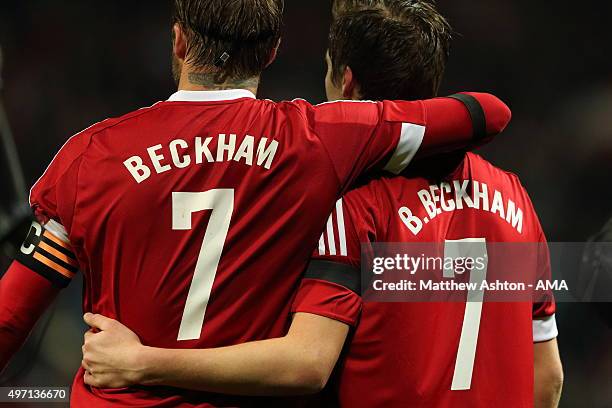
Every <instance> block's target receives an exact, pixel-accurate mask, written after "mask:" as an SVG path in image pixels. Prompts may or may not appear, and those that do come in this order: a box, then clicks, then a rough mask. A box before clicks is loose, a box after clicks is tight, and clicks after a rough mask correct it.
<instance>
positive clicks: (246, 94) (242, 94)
mask: <svg viewBox="0 0 612 408" xmlns="http://www.w3.org/2000/svg"><path fill="white" fill-rule="evenodd" d="M240 98H251V99H255V95H254V94H253V92H251V91H248V90H246V89H228V90H225V91H182V90H181V91H178V92H176V93H175V94H173V95H172V96H171V97H170V98H169V99H168V102H215V101H233V100H236V99H240Z"/></svg>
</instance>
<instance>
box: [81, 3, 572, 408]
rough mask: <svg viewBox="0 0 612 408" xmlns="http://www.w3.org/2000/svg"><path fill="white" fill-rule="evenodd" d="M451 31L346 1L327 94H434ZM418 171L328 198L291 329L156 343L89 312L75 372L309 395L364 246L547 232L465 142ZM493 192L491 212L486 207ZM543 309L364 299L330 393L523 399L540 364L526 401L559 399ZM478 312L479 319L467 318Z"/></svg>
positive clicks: (548, 310) (415, 12) (424, 19)
mask: <svg viewBox="0 0 612 408" xmlns="http://www.w3.org/2000/svg"><path fill="white" fill-rule="evenodd" d="M338 6H339V5H338ZM406 38H410V39H411V41H405V39H406ZM449 41H450V27H449V26H448V24H447V23H446V21H445V19H444V18H443V17H442V16H440V15H439V13H438V12H437V11H436V10H435V8H434V7H433V6H431V5H430V4H428V3H425V2H420V1H417V2H415V1H410V2H406V1H401V0H388V1H384V2H383V1H379V2H369V4H368V6H367V7H364V6H363V4H361V6H360V7H359V9H358V10H356V11H355V9H350V8H349V10H348V11H347V10H343V11H342V12H339V14H338V15H337V18H336V19H335V22H334V24H333V27H332V30H331V36H330V47H329V51H330V52H329V56H328V67H329V70H328V76H327V80H326V84H327V90H328V95H329V98H330V99H336V98H351V99H363V98H368V99H369V98H385V97H386V96H389V97H390V98H395V97H406V98H410V97H428V96H432V95H434V94H435V93H436V92H437V89H438V86H439V84H440V81H441V79H442V75H443V72H444V66H445V61H446V57H447V52H448V47H449ZM381 71H382V72H384V75H380V72H381ZM378 78H381V79H385V78H389V79H390V80H391V81H390V82H385V81H382V80H381V81H379V80H378ZM482 126H485V125H484V124H483V125H482ZM420 170H421V171H422V172H423V171H424V173H425V175H426V176H427V177H411V178H409V177H403V176H400V177H396V178H386V177H385V178H381V179H379V180H374V181H371V182H370V183H368V184H367V185H366V186H364V187H361V188H358V189H356V190H354V191H351V192H349V193H348V194H347V195H345V197H344V198H343V199H341V200H340V201H338V202H337V204H336V208H335V210H334V212H333V214H332V216H330V218H329V220H328V224H327V228H326V232H325V233H324V234H323V236H321V238H320V241H319V247H318V249H317V250H316V251H315V255H314V258H313V261H312V262H311V264H310V267H309V269H308V271H307V274H306V279H304V281H303V283H302V285H301V287H300V289H299V291H298V294H297V296H296V298H295V301H294V305H293V308H292V309H293V311H294V312H295V313H296V314H295V317H294V320H293V322H292V324H291V327H290V329H289V333H288V334H287V335H286V336H284V337H282V338H278V339H273V340H267V341H261V342H253V343H247V344H242V345H237V346H232V347H226V348H221V349H215V350H161V349H156V348H150V347H145V346H142V345H141V344H140V341H139V339H138V337H137V336H136V335H135V334H134V333H132V332H131V331H130V330H128V329H127V328H126V327H124V326H122V325H120V324H119V323H117V322H114V321H112V320H110V319H106V318H104V317H103V316H99V315H95V316H92V315H87V316H86V322H87V323H89V324H90V325H92V326H93V327H95V328H97V329H100V330H102V331H101V332H100V333H97V334H93V333H88V334H87V335H86V342H85V346H84V365H85V366H86V367H89V368H90V369H91V371H92V373H93V375H89V376H88V378H87V379H86V381H87V382H88V383H90V384H92V385H94V386H105V387H107V386H110V387H113V386H114V387H121V386H126V385H132V384H135V383H136V384H143V385H158V384H165V385H172V386H177V387H186V388H193V389H200V390H207V391H218V392H228V393H229V392H231V393H237V394H253V395H262V394H264V395H265V394H276V395H279V394H291V393H293V394H299V393H306V392H314V391H318V390H320V389H321V388H322V386H323V385H324V384H325V383H326V382H327V379H328V378H329V376H330V374H331V372H332V369H333V367H334V365H335V363H336V360H337V358H338V350H339V349H340V347H342V344H343V342H344V340H345V339H346V336H347V334H348V332H349V330H348V328H349V325H355V324H356V323H357V320H358V315H359V310H360V305H361V303H360V299H359V296H358V295H357V294H356V293H355V291H356V289H355V287H356V286H358V283H359V268H360V264H361V250H360V242H363V243H371V242H375V241H380V242H405V243H412V242H444V241H445V240H453V242H454V241H457V240H462V239H466V238H472V239H473V238H474V237H479V238H481V239H480V240H479V241H478V243H480V244H482V243H483V240H484V242H491V241H494V242H525V243H530V242H534V243H538V242H543V243H545V238H544V234H543V232H542V230H541V227H540V225H539V222H538V219H537V216H536V215H535V211H534V210H533V207H532V205H531V202H530V200H529V198H528V196H527V194H526V193H525V191H524V189H523V188H522V186H521V185H520V183H519V182H518V180H517V178H516V176H514V175H511V174H509V173H506V172H504V171H502V170H499V169H497V168H495V167H493V166H492V165H491V164H489V163H487V162H486V161H484V160H483V159H482V158H480V157H479V156H477V155H473V154H467V155H464V154H460V155H455V156H453V155H451V156H447V157H445V158H441V159H437V160H433V161H430V162H428V163H426V164H425V165H424V169H420ZM416 174H418V173H416ZM431 180H439V181H445V182H442V183H441V184H440V183H439V182H436V183H433V184H432V182H431ZM457 186H458V187H457ZM485 189H486V190H485ZM434 191H437V192H438V193H437V195H436V194H434V193H433V192H434ZM441 191H442V192H443V193H440V192H441ZM434 196H435V197H434ZM421 197H429V199H428V200H425V201H423V200H424V199H423V198H421ZM451 197H459V198H460V200H459V202H457V201H454V200H453V201H451ZM498 197H503V199H502V198H499V199H498ZM500 199H501V200H502V201H501V206H502V208H501V209H496V207H495V206H496V204H495V203H498V202H499V200H500ZM436 202H438V204H436ZM442 202H443V204H442ZM451 202H452V204H453V205H452V206H451V204H450V203H451ZM510 203H512V205H511V204H510ZM425 204H426V205H425ZM512 206H514V207H512ZM443 209H444V211H443ZM493 210H494V211H493ZM500 211H503V212H504V217H503V219H502V218H501V217H500ZM505 214H508V216H507V217H506V215H505ZM518 214H520V216H521V218H520V219H519V218H517V217H518ZM417 220H418V221H417ZM417 227H418V228H417ZM478 243H476V244H478ZM485 248H486V247H485ZM546 257H547V253H544V254H543V260H542V265H540V266H541V267H543V268H544V269H546V268H547V259H546ZM351 288H352V290H351ZM478 305H480V306H478ZM553 313H554V303H552V302H546V303H538V304H534V305H533V308H532V304H531V303H527V302H523V303H485V304H484V305H483V304H482V303H471V304H470V306H469V307H467V306H466V304H465V303H378V304H377V303H371V304H370V303H366V304H365V305H364V307H363V314H362V316H361V319H360V322H359V325H358V326H357V328H356V331H355V332H354V334H353V335H352V336H351V340H352V341H351V342H350V344H349V345H348V349H347V353H346V356H345V358H344V359H343V361H342V363H341V364H340V365H339V366H338V367H337V370H338V377H337V383H336V384H334V385H335V386H336V387H337V392H338V394H337V397H338V402H339V404H340V406H342V407H350V408H354V407H357V408H359V407H405V406H415V407H463V406H470V407H493V406H494V407H513V408H514V407H530V406H533V404H534V387H533V383H534V364H535V384H536V388H535V403H536V406H537V407H553V406H556V403H557V402H558V393H559V389H560V388H559V387H560V385H559V384H560V365H559V357H558V352H557V347H556V342H555V340H554V338H555V336H556V328H555V324H554V315H553ZM476 314H478V315H479V318H478V319H477V320H476V321H477V322H478V323H477V324H475V323H474V321H473V320H472V319H471V317H473V316H476ZM465 322H467V323H465ZM475 329H476V330H475ZM532 331H533V333H532ZM464 332H465V333H466V335H463V334H462V333H464ZM474 332H475V333H477V334H476V339H477V340H475V342H472V343H471V344H472V346H473V347H474V348H472V350H470V341H469V340H461V344H463V345H462V346H460V345H459V343H460V338H463V337H466V338H467V337H469V336H468V335H467V334H470V333H471V334H473V333H474ZM476 344H477V347H476ZM459 354H461V357H460V356H459ZM457 362H460V363H457Z"/></svg>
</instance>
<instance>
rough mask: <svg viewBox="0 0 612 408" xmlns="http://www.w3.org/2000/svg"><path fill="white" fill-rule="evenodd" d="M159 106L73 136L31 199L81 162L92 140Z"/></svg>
mask: <svg viewBox="0 0 612 408" xmlns="http://www.w3.org/2000/svg"><path fill="white" fill-rule="evenodd" d="M158 106H159V103H157V104H155V105H152V106H150V107H146V108H141V109H138V110H136V111H133V112H130V113H128V114H126V115H123V116H121V117H117V118H109V119H104V120H102V121H100V122H97V123H94V124H93V125H91V126H89V127H88V128H86V129H84V130H81V131H80V132H78V133H76V134H75V135H73V136H71V137H70V138H69V139H68V140H67V141H66V142H65V143H64V145H63V146H62V147H61V148H60V149H59V151H58V152H57V153H56V154H55V156H54V157H53V159H52V160H51V162H50V163H49V165H48V166H47V168H46V169H45V171H44V173H43V175H42V176H41V177H40V178H39V179H38V180H37V181H36V183H35V184H34V186H33V187H32V189H31V190H30V197H31V196H32V193H33V192H34V191H36V189H37V188H38V187H40V185H41V184H43V183H45V182H47V183H55V182H57V180H58V179H59V178H60V177H62V176H63V175H64V174H65V173H66V172H67V171H68V170H69V169H70V168H71V167H72V166H73V165H75V163H77V162H78V161H79V160H80V158H81V157H82V156H83V154H84V153H85V152H86V151H87V149H88V147H89V146H90V145H91V141H92V139H93V138H94V137H96V135H99V134H101V133H104V132H105V131H106V130H108V129H111V128H113V127H114V126H117V125H119V124H121V123H125V122H127V121H130V120H131V119H134V118H136V117H139V116H141V115H144V114H147V113H149V112H151V111H153V110H155V109H157V107H158Z"/></svg>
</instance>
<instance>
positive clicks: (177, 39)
mask: <svg viewBox="0 0 612 408" xmlns="http://www.w3.org/2000/svg"><path fill="white" fill-rule="evenodd" d="M172 33H173V36H172V40H173V44H172V49H173V52H174V55H176V57H177V58H178V59H179V60H181V61H184V60H185V57H186V56H187V39H186V37H185V33H184V32H183V28H182V27H181V25H180V24H179V23H175V24H174V26H173V27H172Z"/></svg>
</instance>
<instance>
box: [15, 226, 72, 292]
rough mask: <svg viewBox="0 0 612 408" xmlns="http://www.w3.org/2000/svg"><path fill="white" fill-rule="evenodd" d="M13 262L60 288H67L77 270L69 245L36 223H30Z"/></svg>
mask: <svg viewBox="0 0 612 408" xmlns="http://www.w3.org/2000/svg"><path fill="white" fill-rule="evenodd" d="M58 225H59V224H58ZM15 260H16V261H17V262H19V263H21V264H23V265H24V266H26V267H28V268H30V269H31V270H32V271H34V272H36V273H38V274H39V275H41V276H43V277H44V278H46V279H48V280H49V281H51V283H53V284H54V285H55V286H57V287H60V288H65V287H66V286H68V284H69V283H70V282H71V281H72V278H74V276H75V275H76V273H77V272H78V268H79V266H78V261H77V259H76V256H75V254H74V252H73V250H72V247H71V246H70V243H69V242H66V241H65V240H64V239H62V238H60V237H58V236H57V235H56V234H54V233H53V232H51V231H49V230H48V229H47V228H45V227H44V226H43V225H41V224H40V223H39V222H37V221H34V222H32V226H31V227H30V231H29V233H28V236H27V238H26V239H25V242H24V243H23V245H22V246H21V248H20V250H19V251H18V253H17V256H16V257H15Z"/></svg>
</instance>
